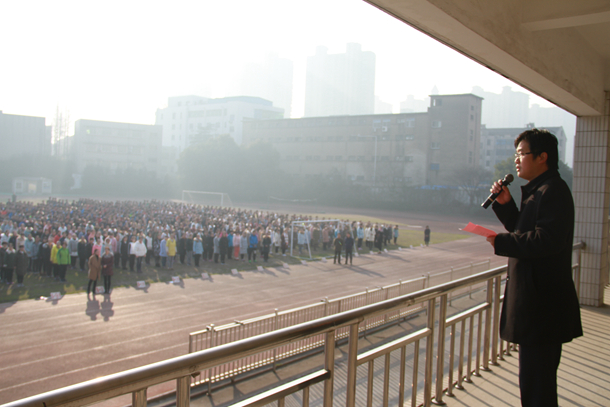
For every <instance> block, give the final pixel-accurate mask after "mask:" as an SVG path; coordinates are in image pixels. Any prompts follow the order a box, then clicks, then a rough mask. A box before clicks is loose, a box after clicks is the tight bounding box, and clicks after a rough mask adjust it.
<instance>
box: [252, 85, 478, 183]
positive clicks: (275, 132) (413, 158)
mask: <svg viewBox="0 0 610 407" xmlns="http://www.w3.org/2000/svg"><path fill="white" fill-rule="evenodd" d="M433 100H435V101H436V102H434V103H435V105H434V106H431V107H430V108H429V110H428V112H427V113H402V114H384V115H360V116H331V117H313V118H302V119H283V120H264V121H255V120H252V121H247V122H245V124H244V143H251V142H256V141H257V140H262V141H267V142H270V143H271V144H272V145H273V146H274V147H275V148H276V149H277V150H278V152H279V153H280V157H281V167H282V169H283V170H284V171H285V172H286V173H288V174H292V175H297V176H303V177H315V176H326V175H331V174H337V175H339V176H341V177H345V178H348V179H351V180H354V181H356V182H361V183H363V184H366V185H375V186H383V185H392V184H400V185H425V184H432V185H445V184H447V185H448V184H451V183H452V176H453V174H454V173H455V171H456V170H457V169H459V168H462V167H464V166H472V167H476V166H478V162H479V160H478V150H479V138H480V117H481V116H480V112H481V98H479V97H477V96H474V95H437V96H434V99H433ZM438 126H440V127H438ZM375 150H377V151H376V154H375ZM475 152H477V153H476V154H475Z"/></svg>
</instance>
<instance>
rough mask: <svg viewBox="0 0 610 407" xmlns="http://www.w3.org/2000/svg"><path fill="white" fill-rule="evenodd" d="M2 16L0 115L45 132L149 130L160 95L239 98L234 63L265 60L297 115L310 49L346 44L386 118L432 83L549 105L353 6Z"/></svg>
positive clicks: (53, 7)
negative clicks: (363, 55) (288, 69)
mask: <svg viewBox="0 0 610 407" xmlns="http://www.w3.org/2000/svg"><path fill="white" fill-rule="evenodd" d="M3 9H4V13H3V14H4V16H5V18H4V19H3V22H2V25H1V26H0V34H1V35H2V37H3V38H5V39H6V41H5V44H4V58H5V61H10V63H8V64H3V67H2V73H3V74H2V76H1V77H2V79H0V81H2V82H1V89H2V92H0V109H1V110H3V111H4V113H11V114H23V115H31V116H43V117H46V119H47V124H52V122H53V118H54V116H55V112H56V109H57V107H58V106H59V108H60V109H62V110H68V111H69V112H70V119H71V120H72V121H74V120H78V119H81V118H82V119H94V120H106V121H119V122H131V123H142V124H152V123H154V121H155V111H156V109H158V108H163V107H165V106H167V98H168V97H170V96H178V95H199V96H205V97H212V98H219V97H227V96H236V95H242V94H243V93H242V89H240V78H241V77H242V75H243V71H244V69H245V67H247V66H248V65H249V64H252V63H260V62H261V61H263V60H264V59H265V58H266V57H267V56H268V55H269V54H276V55H278V56H279V57H280V58H285V59H288V60H291V61H292V62H293V68H294V75H293V98H292V109H291V117H302V116H303V113H304V93H305V68H306V59H307V57H308V56H312V55H314V54H315V52H316V47H318V46H325V47H327V48H328V52H329V53H344V52H345V49H346V44H347V43H358V44H361V45H362V50H363V51H371V52H374V53H375V55H376V78H375V80H376V82H375V95H376V97H378V98H379V99H380V100H381V101H383V102H386V103H389V104H391V105H392V111H393V112H395V113H398V112H399V104H400V102H401V101H404V100H405V99H406V98H407V96H408V95H413V96H414V97H415V98H416V99H424V98H425V97H427V96H428V95H429V94H430V93H431V91H432V89H433V88H434V87H436V89H438V92H439V93H440V94H457V93H470V92H471V91H472V88H473V86H479V87H481V88H483V89H484V90H485V91H487V92H495V93H501V91H502V88H503V87H504V86H511V87H512V90H513V91H519V92H525V93H528V94H530V104H534V103H537V104H540V105H541V106H545V107H546V106H552V105H551V104H550V103H549V102H547V101H545V100H543V99H541V98H539V97H537V96H536V95H534V94H531V93H530V92H528V91H527V90H524V89H523V88H521V87H520V86H518V85H516V84H514V83H512V82H510V81H509V80H507V79H505V78H503V77H501V76H500V75H497V74H496V73H494V72H492V71H491V70H489V69H487V68H485V67H482V66H481V65H479V64H477V63H475V62H473V61H471V60H470V59H468V58H467V57H465V56H463V55H461V54H459V53H457V52H455V51H453V50H452V49H449V48H448V47H446V46H444V45H442V44H440V43H438V42H437V41H435V40H433V39H431V38H429V37H428V36H426V35H424V34H422V33H420V32H418V31H416V30H415V29H413V28H410V27H409V26H407V25H405V24H404V23H402V22H399V21H397V20H396V19H394V18H392V17H390V16H388V15H386V14H384V13H382V12H381V11H379V10H377V9H375V8H374V7H372V6H370V5H369V4H367V3H364V2H362V1H356V0H340V1H333V2H322V1H311V2H307V5H306V6H305V4H304V3H300V2H286V1H273V0H266V1H260V2H248V1H226V2H211V1H204V2H192V1H178V2H172V3H171V6H170V5H169V4H168V3H149V2H143V1H131V2H118V1H110V2H104V3H103V4H101V3H89V2H85V3H84V2H78V1H60V2H52V3H49V2H42V1H33V2H3ZM11 16H13V17H11ZM24 16H27V18H24ZM250 96H257V95H250ZM483 124H484V123H483ZM522 125H525V123H523V124H522ZM566 133H568V132H567V131H566ZM572 137H573V134H568V138H569V140H570V142H571V138H572ZM568 150H569V151H570V154H571V149H568Z"/></svg>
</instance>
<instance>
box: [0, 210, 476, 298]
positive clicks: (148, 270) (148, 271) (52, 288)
mask: <svg viewBox="0 0 610 407" xmlns="http://www.w3.org/2000/svg"><path fill="white" fill-rule="evenodd" d="M314 216H319V214H317V215H315V214H314ZM350 216H351V219H357V220H359V221H362V222H365V223H366V222H369V221H370V222H372V223H378V224H392V225H396V224H397V223H396V222H391V221H389V220H388V219H378V218H371V217H366V216H361V217H360V216H359V217H358V218H355V217H354V216H353V215H345V214H324V217H325V218H327V219H342V220H346V219H349V218H350ZM398 227H399V231H400V234H399V237H398V240H397V245H396V246H395V245H389V246H387V249H388V250H395V249H397V248H398V247H399V246H400V247H409V246H419V245H420V244H422V243H423V242H424V231H423V228H417V227H412V226H408V225H406V224H401V223H398ZM467 237H468V236H466V235H460V234H451V233H436V232H433V233H432V235H431V241H430V244H437V243H443V242H449V241H453V240H458V239H465V238H467ZM287 253H288V254H290V250H288V252H287ZM294 255H295V256H298V249H297V248H296V247H295V249H294ZM312 255H313V257H314V259H318V260H319V259H320V258H321V257H332V256H333V251H332V250H326V251H322V250H318V251H315V252H313V253H312ZM301 258H303V259H308V258H309V254H308V253H306V251H303V256H301ZM301 258H299V257H291V256H289V255H287V256H285V257H284V256H282V255H281V254H279V255H278V256H275V255H273V254H272V255H271V256H270V257H269V262H267V263H265V262H263V261H262V258H261V257H260V255H259V256H257V261H256V262H253V263H248V262H247V261H246V262H242V261H236V260H227V262H226V264H224V265H221V264H220V263H219V264H216V263H213V262H201V263H200V264H199V265H200V267H198V268H196V267H194V266H188V265H182V264H179V262H176V263H177V264H176V265H175V269H174V270H167V269H164V268H161V267H154V261H153V263H152V264H151V265H149V266H147V265H146V264H143V265H142V274H137V273H135V272H130V271H129V270H121V269H118V270H115V271H114V275H113V277H112V287H113V288H115V287H132V288H134V289H135V287H136V286H137V282H138V281H142V280H143V281H146V282H147V283H148V284H153V283H170V282H171V281H172V277H174V276H178V277H180V278H181V279H186V278H201V274H202V273H203V272H206V273H208V274H211V275H214V274H229V273H231V269H237V270H238V271H255V270H257V266H263V267H270V268H275V267H281V266H282V263H284V262H286V263H288V264H297V263H300V261H301ZM66 280H67V282H65V283H62V282H59V281H55V280H54V279H53V278H52V277H44V276H40V275H38V274H35V273H27V274H26V276H25V279H24V287H16V284H13V285H11V286H9V285H5V284H2V285H0V302H12V301H19V300H27V299H36V298H40V297H49V296H50V293H52V292H60V293H61V294H62V295H65V294H73V293H78V292H83V291H86V290H87V284H88V283H89V278H88V276H87V273H86V272H80V271H78V270H68V271H67V273H66ZM15 281H16V276H14V275H13V282H15ZM98 286H103V280H102V279H101V278H100V280H98Z"/></svg>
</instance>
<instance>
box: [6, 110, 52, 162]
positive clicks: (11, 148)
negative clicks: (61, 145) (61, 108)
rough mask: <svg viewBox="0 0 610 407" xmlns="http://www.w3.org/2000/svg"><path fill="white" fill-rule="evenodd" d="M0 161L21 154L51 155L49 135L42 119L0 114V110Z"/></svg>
mask: <svg viewBox="0 0 610 407" xmlns="http://www.w3.org/2000/svg"><path fill="white" fill-rule="evenodd" d="M0 145H1V146H2V148H0V160H5V159H7V158H10V157H13V156H20V155H23V154H40V155H49V156H50V155H51V138H50V133H49V132H48V131H47V127H46V126H45V118H44V117H34V116H21V115H14V114H6V113H2V111H1V110H0Z"/></svg>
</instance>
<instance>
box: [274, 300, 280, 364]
mask: <svg viewBox="0 0 610 407" xmlns="http://www.w3.org/2000/svg"><path fill="white" fill-rule="evenodd" d="M278 319H279V315H278V309H277V308H276V309H275V319H274V321H273V330H274V331H277V327H278V325H279V324H278ZM276 367H277V348H273V371H274V372H275V368H276Z"/></svg>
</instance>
